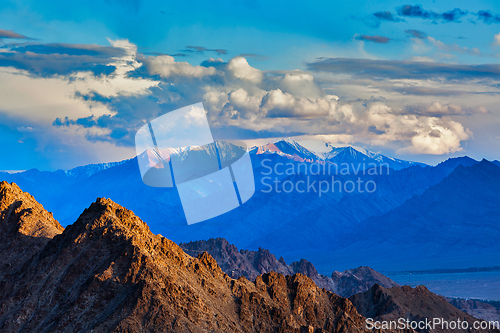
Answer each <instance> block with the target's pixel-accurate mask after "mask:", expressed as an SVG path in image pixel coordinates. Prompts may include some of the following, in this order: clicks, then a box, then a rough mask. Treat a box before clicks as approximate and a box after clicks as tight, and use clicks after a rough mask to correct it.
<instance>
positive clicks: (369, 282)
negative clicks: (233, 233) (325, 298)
mask: <svg viewBox="0 0 500 333" xmlns="http://www.w3.org/2000/svg"><path fill="white" fill-rule="evenodd" d="M179 246H180V247H181V248H182V249H183V250H184V251H186V253H189V254H190V255H192V256H197V255H199V254H200V253H202V252H204V251H206V252H208V253H209V254H210V255H211V256H212V257H213V258H214V259H215V260H216V261H217V262H218V263H219V265H220V267H221V269H222V270H223V271H224V272H226V273H227V274H228V275H229V276H230V277H232V278H235V279H236V278H239V277H240V276H244V277H246V278H247V279H249V280H250V281H254V280H255V278H256V277H257V276H258V275H260V274H264V273H269V272H271V271H273V272H277V273H281V274H284V275H293V274H296V273H301V274H304V275H306V276H308V277H310V278H311V279H312V280H313V281H314V282H315V283H316V285H317V286H318V287H320V288H325V289H326V290H329V291H331V292H334V293H336V294H337V295H340V296H342V297H350V296H352V295H354V294H357V293H360V292H364V291H366V290H368V289H370V288H371V287H372V286H373V285H374V284H379V285H381V286H383V287H385V288H391V287H398V286H399V285H398V284H397V283H396V282H394V281H392V280H391V279H390V278H388V277H386V276H384V275H382V274H380V273H379V272H377V271H375V270H373V269H371V268H370V267H358V268H355V269H350V270H346V271H344V272H333V273H332V275H331V277H328V276H325V275H321V274H319V273H318V271H317V270H316V268H315V267H314V265H313V264H312V263H310V262H309V261H307V260H305V259H301V260H300V261H298V262H297V261H296V262H292V263H291V264H290V265H287V264H286V262H285V260H284V259H283V258H282V257H281V258H279V259H276V257H275V256H274V255H273V254H271V253H270V252H269V250H265V249H262V248H259V250H258V251H248V250H240V251H238V249H237V248H236V246H234V245H232V244H229V242H228V241H227V240H226V239H224V238H211V239H209V240H206V241H205V240H201V241H194V242H189V243H181V244H179Z"/></svg>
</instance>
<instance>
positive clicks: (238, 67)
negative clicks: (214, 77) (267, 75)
mask: <svg viewBox="0 0 500 333" xmlns="http://www.w3.org/2000/svg"><path fill="white" fill-rule="evenodd" d="M227 69H228V72H229V73H231V74H232V75H233V76H234V77H235V78H237V79H242V80H246V81H250V82H252V83H255V84H258V83H260V82H261V81H262V78H263V74H262V72H261V71H260V70H258V69H257V68H254V67H252V66H250V65H249V64H248V61H247V60H246V59H245V58H243V57H236V58H233V59H231V60H229V62H228V64H227Z"/></svg>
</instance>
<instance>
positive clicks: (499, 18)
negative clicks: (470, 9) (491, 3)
mask: <svg viewBox="0 0 500 333" xmlns="http://www.w3.org/2000/svg"><path fill="white" fill-rule="evenodd" d="M477 17H478V19H479V20H482V21H483V22H484V23H486V24H491V23H500V14H492V13H491V12H490V11H489V10H480V11H479V12H478V13H477Z"/></svg>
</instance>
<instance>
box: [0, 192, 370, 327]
mask: <svg viewBox="0 0 500 333" xmlns="http://www.w3.org/2000/svg"><path fill="white" fill-rule="evenodd" d="M0 189H1V192H0V193H1V194H2V196H1V198H0V202H1V207H2V212H1V217H2V219H1V222H0V228H1V233H0V236H1V239H0V244H5V243H6V241H7V239H6V237H11V238H12V239H13V242H19V244H23V246H24V247H27V248H29V250H28V251H25V252H20V251H17V252H16V251H14V252H15V253H16V257H15V258H16V261H15V263H16V264H15V265H12V266H10V268H9V270H8V271H6V272H5V273H4V274H2V275H1V280H0V301H1V305H0V331H2V332H346V333H347V332H365V331H366V329H365V319H364V317H363V316H361V315H359V314H358V312H357V311H356V309H355V308H354V306H353V305H352V303H351V302H350V301H349V300H348V299H346V298H342V297H340V296H337V295H335V294H333V293H331V292H329V291H326V290H324V289H320V288H318V287H317V286H316V285H315V284H314V282H313V281H312V280H311V279H310V278H308V277H306V276H304V275H302V274H295V275H293V276H284V275H282V274H278V273H274V272H272V273H268V274H264V275H260V276H258V277H257V278H256V280H255V281H254V282H251V281H248V280H247V279H246V278H240V279H237V280H234V279H232V278H230V277H229V276H228V275H227V274H225V273H224V272H223V271H222V270H221V269H220V267H219V266H218V265H217V262H216V261H215V260H214V259H213V258H212V257H211V256H210V255H209V254H208V253H206V252H204V253H202V254H200V255H199V256H198V257H197V258H193V257H191V256H189V255H187V254H186V253H185V252H184V251H183V250H182V249H181V248H180V247H179V246H177V245H176V244H175V243H173V242H171V241H169V240H168V239H166V238H164V237H162V236H160V235H154V234H152V233H151V232H150V230H149V228H148V226H147V225H146V224H145V223H144V222H142V221H141V220H140V219H139V218H138V217H137V216H135V215H134V214H133V213H132V212H131V211H129V210H127V209H125V208H123V207H121V206H119V205H118V204H116V203H114V202H112V201H111V200H107V199H98V200H97V201H96V202H94V203H93V204H92V205H91V206H90V207H89V208H88V209H86V210H85V211H84V212H83V213H82V215H81V216H80V217H79V219H78V220H77V221H76V222H75V223H74V224H72V225H70V226H68V227H67V228H66V229H65V230H64V231H62V228H61V227H60V225H58V224H57V223H56V222H55V221H54V220H53V218H51V215H50V214H49V213H47V212H45V211H44V210H43V209H42V208H41V206H40V205H39V204H37V203H36V201H34V199H33V198H32V197H31V196H30V195H29V194H27V193H23V192H22V191H21V190H20V189H19V188H18V187H17V185H15V184H8V183H6V182H2V183H1V184H0ZM16 207H17V208H16ZM19 207H22V209H21V210H19ZM13 212H17V213H16V214H17V215H12V213H13ZM16 230H17V231H16ZM61 231H62V233H61ZM52 236H53V237H52ZM39 237H42V240H38V238H39ZM47 240H48V241H47ZM10 244H11V245H9V246H11V247H13V246H14V245H15V244H13V243H10ZM4 265H5V263H4Z"/></svg>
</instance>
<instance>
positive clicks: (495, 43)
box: [493, 32, 500, 45]
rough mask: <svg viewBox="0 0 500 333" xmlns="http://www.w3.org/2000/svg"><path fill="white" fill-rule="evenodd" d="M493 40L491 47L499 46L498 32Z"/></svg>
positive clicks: (499, 35) (499, 34)
mask: <svg viewBox="0 0 500 333" xmlns="http://www.w3.org/2000/svg"><path fill="white" fill-rule="evenodd" d="M493 40H494V41H493V45H500V32H499V33H497V34H496V35H495V36H494V38H493Z"/></svg>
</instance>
